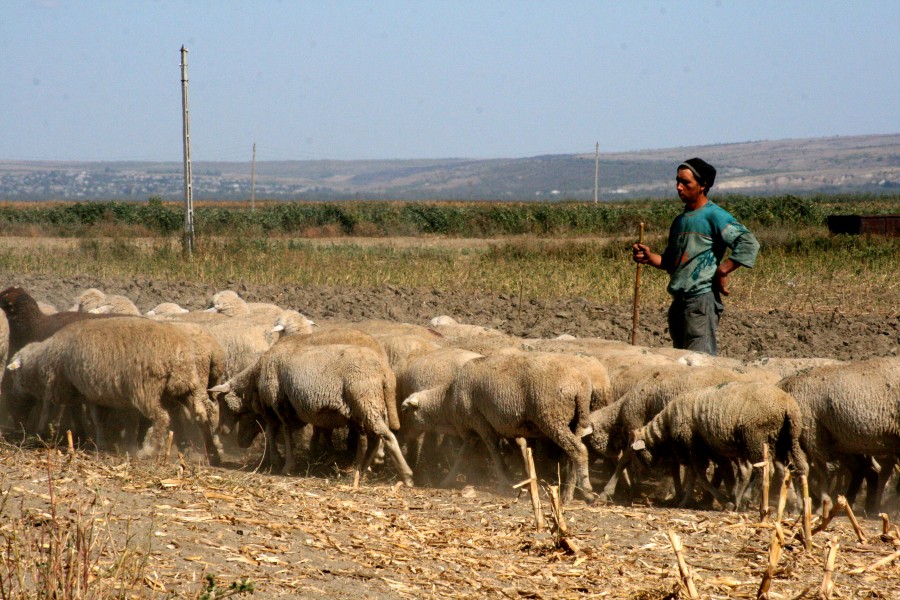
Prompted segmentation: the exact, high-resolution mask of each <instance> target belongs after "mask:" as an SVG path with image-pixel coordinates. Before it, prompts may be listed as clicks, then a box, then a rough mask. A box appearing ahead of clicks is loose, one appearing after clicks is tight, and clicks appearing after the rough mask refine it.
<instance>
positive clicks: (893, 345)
mask: <svg viewBox="0 0 900 600" xmlns="http://www.w3.org/2000/svg"><path fill="white" fill-rule="evenodd" d="M7 285H19V286H22V287H24V288H25V289H26V290H28V291H29V292H30V293H31V294H32V295H33V296H34V297H35V298H37V299H38V300H42V301H44V302H49V303H51V304H53V305H54V306H56V307H57V308H59V309H60V310H63V309H66V308H68V307H70V306H71V305H72V304H73V299H74V297H75V296H76V295H77V294H78V293H79V292H81V291H83V290H85V289H87V288H90V287H96V288H98V289H102V290H103V291H105V292H106V293H108V294H124V295H126V296H128V297H129V298H131V299H132V300H133V301H134V302H135V304H137V306H138V308H140V309H141V310H143V311H145V312H146V311H147V310H149V309H151V308H152V307H153V306H155V305H156V304H158V303H160V302H167V301H168V302H177V303H178V304H180V305H182V306H184V307H185V308H190V309H202V308H206V307H207V306H208V303H209V300H210V298H211V297H212V295H213V294H214V293H216V292H217V291H220V290H223V289H233V290H235V291H237V292H238V293H239V294H240V295H241V296H242V297H243V298H245V299H246V300H248V301H251V302H274V303H276V304H278V305H280V306H284V307H286V308H293V309H295V310H299V311H301V312H303V313H304V314H305V315H307V316H309V317H311V318H313V319H314V320H316V319H319V320H321V319H335V320H347V321H360V320H363V319H390V320H393V321H402V322H407V323H418V324H427V323H428V321H429V320H430V319H431V318H432V317H435V316H438V315H450V316H452V317H453V318H455V319H456V320H457V321H459V322H461V323H470V324H474V325H483V326H486V327H493V328H496V329H500V330H502V331H505V332H506V333H508V334H510V335H514V336H519V337H524V338H548V337H555V336H558V335H561V334H570V335H574V336H576V337H600V338H604V339H611V340H620V341H625V342H629V341H631V328H632V312H633V308H632V306H631V304H630V303H624V304H620V305H614V306H610V305H605V304H599V303H597V302H591V301H589V300H586V299H584V298H560V299H555V300H540V299H529V298H524V299H523V300H522V304H521V306H519V301H518V298H517V297H511V296H509V295H506V294H497V293H495V294H471V293H450V292H445V291H440V290H411V289H401V288H397V287H394V286H391V285H387V286H384V287H381V288H377V289H367V290H347V289H339V288H330V287H318V288H293V287H289V286H282V285H277V286H276V285H270V286H259V285H248V284H246V283H243V282H240V281H225V282H222V283H221V285H217V286H211V285H202V284H198V283H195V282H189V281H187V282H186V281H160V280H148V279H144V278H134V279H130V280H120V281H101V280H98V279H97V278H95V277H91V276H90V275H83V276H80V277H71V278H66V279H54V278H48V277H45V276H32V275H28V274H24V275H17V276H16V277H15V280H14V281H8V282H6V283H4V284H3V288H5V287H6V286H7ZM3 288H0V289H3ZM864 306H866V302H865V299H862V298H847V302H846V305H844V306H841V307H840V308H839V309H829V310H827V311H824V312H823V311H822V310H818V311H813V310H806V311H804V312H795V311H789V310H786V309H773V310H771V311H766V312H750V311H741V310H739V309H736V308H734V307H733V306H729V303H728V301H727V300H726V308H725V313H724V314H723V316H722V320H721V323H720V326H719V327H720V330H719V348H720V354H721V355H722V356H728V357H732V358H738V359H743V360H752V359H756V358H761V357H775V356H780V357H826V358H836V359H841V360H860V359H865V358H871V357H874V356H891V355H894V356H895V355H897V354H898V353H900V306H894V307H879V308H880V310H878V311H877V313H876V314H870V313H864V312H862V311H863V307H864ZM637 343H638V344H640V345H643V346H669V345H670V344H671V340H670V338H669V337H668V328H667V326H666V312H665V307H663V306H656V307H652V306H642V307H641V309H640V315H639V328H638V339H637Z"/></svg>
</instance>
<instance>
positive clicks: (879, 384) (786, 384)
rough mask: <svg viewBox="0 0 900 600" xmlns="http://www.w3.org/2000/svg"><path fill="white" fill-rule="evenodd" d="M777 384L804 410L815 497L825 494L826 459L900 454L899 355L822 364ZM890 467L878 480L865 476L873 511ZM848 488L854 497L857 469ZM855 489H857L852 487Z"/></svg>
mask: <svg viewBox="0 0 900 600" xmlns="http://www.w3.org/2000/svg"><path fill="white" fill-rule="evenodd" d="M778 385H779V387H781V388H782V389H784V390H785V391H787V392H789V393H790V394H791V395H793V396H794V397H795V398H796V399H797V402H798V403H799V404H800V408H801V410H802V412H803V425H804V429H803V440H804V444H805V447H806V449H807V452H808V454H809V460H810V462H811V463H812V465H813V466H815V467H816V468H815V469H813V472H812V475H813V476H814V477H815V479H816V481H815V482H810V483H816V484H817V485H818V486H819V493H818V495H819V497H820V498H821V499H823V500H824V499H825V498H827V497H828V495H829V494H828V492H829V490H828V488H829V485H828V482H827V481H821V480H822V479H827V478H828V463H830V462H839V463H844V464H853V465H860V464H867V463H868V462H869V461H868V459H863V457H885V458H886V459H887V460H886V461H885V462H886V464H893V462H895V461H896V460H897V457H898V456H900V357H884V358H873V359H869V360H865V361H858V362H852V363H849V364H840V365H829V366H821V367H816V368H813V369H809V370H805V371H803V372H801V373H798V374H796V375H793V376H790V377H787V378H785V379H783V380H782V381H781V382H780V383H779V384H778ZM890 471H891V469H882V473H881V476H880V477H878V478H877V479H878V481H877V483H876V482H874V481H873V479H875V477H874V475H871V476H869V477H868V480H869V487H868V492H867V495H866V506H867V510H869V511H870V512H877V508H878V506H879V505H880V503H881V493H882V490H883V488H884V484H885V483H886V481H887V478H888V477H889V476H890ZM853 475H854V476H856V478H855V480H851V486H852V487H851V488H850V490H848V492H847V497H848V500H851V501H852V498H853V496H855V493H856V491H857V490H858V486H859V484H860V483H861V481H860V480H859V476H860V473H859V472H855V473H853ZM854 488H855V489H854Z"/></svg>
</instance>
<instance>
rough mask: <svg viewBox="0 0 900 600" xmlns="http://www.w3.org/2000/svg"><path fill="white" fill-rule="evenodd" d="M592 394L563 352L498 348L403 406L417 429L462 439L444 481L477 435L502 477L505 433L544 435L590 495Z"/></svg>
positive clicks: (507, 435)
mask: <svg viewBox="0 0 900 600" xmlns="http://www.w3.org/2000/svg"><path fill="white" fill-rule="evenodd" d="M590 393H591V383H590V380H589V379H588V377H587V375H585V374H584V373H582V372H581V371H579V370H578V369H576V368H575V367H573V366H572V365H571V364H570V362H569V361H568V360H567V359H566V357H565V356H562V355H558V354H544V353H541V354H538V355H534V356H532V355H528V354H500V355H494V356H486V357H484V358H475V359H472V360H470V361H468V362H466V363H465V364H464V365H462V366H461V367H460V368H459V370H458V371H457V373H456V376H455V378H454V380H453V383H452V384H451V385H450V387H449V388H448V389H447V390H446V391H445V392H443V393H441V390H440V389H439V388H433V389H431V390H426V391H424V392H419V393H416V394H413V395H412V396H410V397H409V398H407V399H406V400H404V401H403V405H402V410H405V411H407V412H408V413H409V414H408V417H407V418H408V423H409V424H410V425H409V426H410V427H411V428H413V429H415V430H417V431H429V430H430V431H435V432H438V433H444V434H447V433H451V434H454V435H457V436H459V437H461V438H463V439H464V445H463V448H462V449H461V450H460V454H459V456H458V457H457V460H456V462H455V464H454V467H453V469H451V472H450V474H449V475H448V476H447V478H446V479H445V482H447V481H449V480H452V479H453V478H454V477H455V475H456V472H457V470H458V469H459V466H460V465H461V461H462V459H463V457H464V456H465V454H466V451H467V450H468V449H469V448H470V447H471V444H472V441H473V438H472V434H477V436H478V437H479V438H480V439H481V440H482V441H483V442H484V444H485V445H486V446H487V448H488V452H489V453H490V455H491V458H492V459H493V463H494V468H495V471H496V474H497V479H498V481H499V482H501V484H502V483H503V482H506V475H505V472H504V467H503V460H502V457H501V454H500V445H499V441H500V438H529V437H541V436H543V437H547V438H549V439H550V440H551V441H553V442H554V443H555V444H556V445H558V446H559V447H560V448H561V449H562V450H563V452H565V454H566V455H567V456H568V457H569V461H570V463H571V466H572V468H573V469H574V472H575V477H576V478H577V480H578V484H579V485H580V486H581V489H582V492H583V493H584V494H585V496H586V497H587V498H591V497H592V492H591V484H590V480H589V478H588V464H587V448H585V446H584V444H583V443H582V441H581V439H580V438H581V437H582V436H584V435H586V434H587V433H589V432H590V429H589V425H588V416H589V415H588V413H589V407H590ZM570 494H571V492H568V493H566V494H565V496H566V497H567V498H568V497H569V496H570Z"/></svg>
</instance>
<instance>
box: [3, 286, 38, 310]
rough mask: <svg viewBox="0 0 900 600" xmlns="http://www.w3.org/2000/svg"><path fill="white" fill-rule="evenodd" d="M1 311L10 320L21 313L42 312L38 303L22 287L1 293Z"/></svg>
mask: <svg viewBox="0 0 900 600" xmlns="http://www.w3.org/2000/svg"><path fill="white" fill-rule="evenodd" d="M0 309H2V310H3V312H5V313H6V316H7V317H9V318H14V317H15V316H16V315H18V314H20V313H26V314H27V312H28V311H29V310H30V311H31V312H38V313H39V312H40V310H39V309H38V305H37V302H36V301H35V299H34V298H32V297H31V296H29V295H28V292H26V291H25V290H24V289H22V288H20V287H9V288H6V289H5V290H3V291H2V292H0Z"/></svg>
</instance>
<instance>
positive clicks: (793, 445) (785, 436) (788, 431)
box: [775, 410, 809, 475]
mask: <svg viewBox="0 0 900 600" xmlns="http://www.w3.org/2000/svg"><path fill="white" fill-rule="evenodd" d="M802 427H803V421H802V416H801V415H800V413H799V411H791V410H786V411H785V413H784V421H783V422H782V425H781V430H780V431H779V432H778V439H777V440H776V442H775V456H776V457H778V458H779V460H782V461H783V462H787V461H785V460H784V459H789V460H790V463H791V465H793V468H794V470H795V471H796V472H797V473H799V474H800V475H806V474H808V473H809V463H808V462H807V460H806V452H804V451H803V448H802V447H801V446H800V432H801V430H802Z"/></svg>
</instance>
